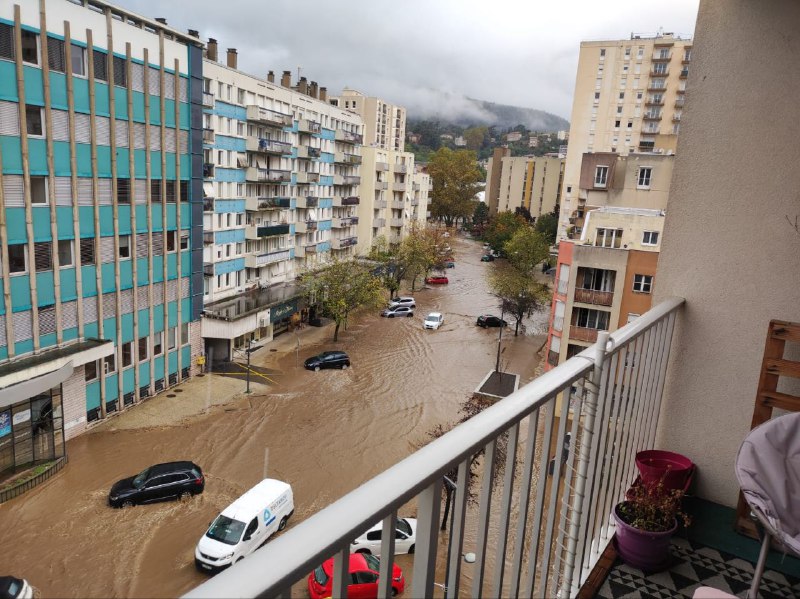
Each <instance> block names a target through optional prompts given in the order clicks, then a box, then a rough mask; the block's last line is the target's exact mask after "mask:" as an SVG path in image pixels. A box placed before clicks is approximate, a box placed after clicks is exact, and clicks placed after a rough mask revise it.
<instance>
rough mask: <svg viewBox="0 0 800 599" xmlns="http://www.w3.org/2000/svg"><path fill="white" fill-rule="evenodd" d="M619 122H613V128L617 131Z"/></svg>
mask: <svg viewBox="0 0 800 599" xmlns="http://www.w3.org/2000/svg"><path fill="white" fill-rule="evenodd" d="M619 123H620V122H619V121H614V128H615V129H619Z"/></svg>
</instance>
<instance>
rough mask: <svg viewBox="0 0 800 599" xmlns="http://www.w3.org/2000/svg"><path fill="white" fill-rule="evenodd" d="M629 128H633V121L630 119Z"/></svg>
mask: <svg viewBox="0 0 800 599" xmlns="http://www.w3.org/2000/svg"><path fill="white" fill-rule="evenodd" d="M628 129H633V121H628Z"/></svg>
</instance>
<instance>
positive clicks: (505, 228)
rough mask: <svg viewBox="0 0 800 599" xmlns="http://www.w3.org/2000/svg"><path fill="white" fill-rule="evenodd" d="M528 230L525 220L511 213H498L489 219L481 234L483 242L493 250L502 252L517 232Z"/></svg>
mask: <svg viewBox="0 0 800 599" xmlns="http://www.w3.org/2000/svg"><path fill="white" fill-rule="evenodd" d="M523 227H524V228H529V227H528V223H527V222H526V221H525V219H524V218H523V217H522V216H520V215H518V214H514V213H513V212H500V213H499V214H496V215H495V216H493V217H491V218H490V219H489V224H488V225H487V226H486V229H485V230H484V232H483V240H484V241H485V242H486V243H488V244H489V245H490V246H491V247H492V248H493V249H495V250H499V251H503V246H505V244H506V242H507V241H509V240H510V239H511V238H512V237H513V236H514V233H516V232H517V231H518V230H520V229H522V228H523Z"/></svg>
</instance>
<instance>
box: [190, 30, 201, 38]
mask: <svg viewBox="0 0 800 599" xmlns="http://www.w3.org/2000/svg"><path fill="white" fill-rule="evenodd" d="M189 35H191V36H192V37H196V38H198V39H200V32H199V31H197V30H196V29H189Z"/></svg>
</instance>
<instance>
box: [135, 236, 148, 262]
mask: <svg viewBox="0 0 800 599" xmlns="http://www.w3.org/2000/svg"><path fill="white" fill-rule="evenodd" d="M148 255H150V252H149V251H148V247H147V233H137V234H136V256H137V257H138V258H146V257H147V256H148Z"/></svg>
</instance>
